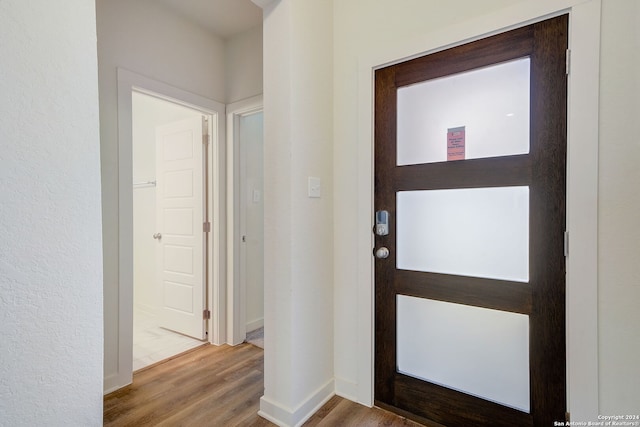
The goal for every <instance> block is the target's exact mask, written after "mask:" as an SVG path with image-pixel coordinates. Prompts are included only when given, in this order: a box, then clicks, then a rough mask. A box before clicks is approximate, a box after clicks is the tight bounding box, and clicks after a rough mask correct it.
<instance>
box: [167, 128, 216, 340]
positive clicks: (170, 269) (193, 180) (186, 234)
mask: <svg viewBox="0 0 640 427" xmlns="http://www.w3.org/2000/svg"><path fill="white" fill-rule="evenodd" d="M202 129H203V123H202V118H201V117H194V118H190V119H186V120H181V121H178V122H174V123H170V124H167V125H163V126H158V127H157V128H156V180H157V196H156V204H157V206H156V208H157V209H156V214H157V227H158V234H156V235H155V237H156V239H157V241H158V250H157V259H158V262H157V268H158V272H157V277H158V286H159V289H160V292H161V294H162V307H161V310H160V311H161V314H160V326H162V327H164V328H167V329H171V330H173V331H176V332H180V333H182V334H185V335H189V336H192V337H194V338H197V339H205V321H204V319H203V311H204V308H205V283H204V282H205V280H204V277H205V274H204V269H205V247H204V245H205V239H204V232H203V222H204V211H205V206H204V176H203V162H204V156H203V144H202V135H203V131H202Z"/></svg>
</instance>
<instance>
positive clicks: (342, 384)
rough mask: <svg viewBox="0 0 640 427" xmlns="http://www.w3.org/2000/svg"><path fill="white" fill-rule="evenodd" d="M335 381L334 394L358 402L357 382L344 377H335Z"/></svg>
mask: <svg viewBox="0 0 640 427" xmlns="http://www.w3.org/2000/svg"><path fill="white" fill-rule="evenodd" d="M335 381H336V394H337V395H338V396H340V397H344V398H345V399H348V400H351V401H352V402H356V403H360V402H358V383H354V382H352V381H347V380H345V379H344V378H337V377H336V379H335Z"/></svg>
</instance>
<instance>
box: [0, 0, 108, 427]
mask: <svg viewBox="0 0 640 427" xmlns="http://www.w3.org/2000/svg"><path fill="white" fill-rule="evenodd" d="M0 28H2V35H1V36H0V40H1V41H0V58H2V60H1V61H0V94H2V95H1V96H0V242H1V243H0V337H2V338H1V339H0V424H2V425H6V426H36V425H41V426H44V425H47V426H99V425H101V424H102V353H103V348H102V345H103V344H102V343H103V337H102V250H101V244H102V242H101V218H100V164H99V135H98V82H97V64H96V34H95V12H94V4H93V2H88V1H84V0H66V1H64V2H51V1H47V0H34V1H30V2H24V1H21V0H3V1H1V2H0Z"/></svg>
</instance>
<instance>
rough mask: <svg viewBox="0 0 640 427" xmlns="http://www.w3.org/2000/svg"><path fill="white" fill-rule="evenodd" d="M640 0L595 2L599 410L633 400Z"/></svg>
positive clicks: (625, 408) (639, 293)
mask: <svg viewBox="0 0 640 427" xmlns="http://www.w3.org/2000/svg"><path fill="white" fill-rule="evenodd" d="M639 28H640V3H639V2H638V1H637V0H604V1H603V2H602V55H601V64H600V72H601V75H600V77H601V78H600V153H599V156H600V164H599V169H600V179H599V187H600V188H599V194H600V200H599V203H598V206H599V210H598V214H599V224H598V237H599V248H598V254H599V256H598V258H599V259H598V267H599V268H598V270H599V277H598V287H599V309H598V315H599V338H600V351H599V357H600V413H601V414H637V413H638V409H639V408H640V394H639V393H638V384H640V363H638V354H640V327H639V325H640V310H639V309H638V302H640V286H638V284H639V283H640V263H639V262H638V259H640V215H639V214H638V213H639V212H640V191H638V189H637V185H638V183H640V168H639V167H638V161H640V138H639V137H638V134H637V132H636V131H635V129H637V122H638V117H640V29H639Z"/></svg>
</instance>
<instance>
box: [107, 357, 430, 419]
mask: <svg viewBox="0 0 640 427" xmlns="http://www.w3.org/2000/svg"><path fill="white" fill-rule="evenodd" d="M263 366H264V359H263V350H262V349H261V348H258V347H256V346H254V345H252V344H242V345H239V346H235V347H231V346H226V345H225V346H220V347H216V346H212V345H203V346H201V347H198V348H196V349H194V350H191V351H190V352H187V353H184V354H182V355H179V356H177V357H175V358H173V359H170V360H168V361H165V362H161V363H159V364H156V365H153V366H150V367H148V368H145V369H143V370H140V371H138V372H136V373H135V374H134V375H133V384H131V385H130V386H127V387H125V388H123V389H121V390H118V391H115V392H113V393H110V394H108V395H107V396H105V398H104V425H105V426H111V427H124V426H131V427H133V426H135V427H139V426H166V427H169V426H171V427H173V426H248V427H263V426H274V425H275V424H273V423H271V422H269V421H267V420H265V419H263V418H261V417H260V416H258V414H257V412H258V409H259V406H260V403H259V402H260V397H261V396H262V394H263V387H264V386H263V384H264V381H263V378H264V369H263ZM419 425H420V424H417V423H414V422H413V421H409V420H407V419H405V418H402V417H399V416H397V415H395V414H392V413H390V412H387V411H384V410H382V409H378V408H367V407H365V406H362V405H359V404H357V403H353V402H351V401H348V400H346V399H342V398H340V397H338V396H334V397H333V398H332V399H331V400H329V402H327V403H326V404H325V405H324V406H323V407H322V408H321V409H320V410H319V411H318V412H317V413H316V414H314V415H313V416H312V417H311V418H310V419H309V420H308V421H307V422H306V423H305V426H318V427H328V426H341V427H342V426H354V427H355V426H358V427H360V426H391V427H400V426H411V427H415V426H419Z"/></svg>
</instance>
